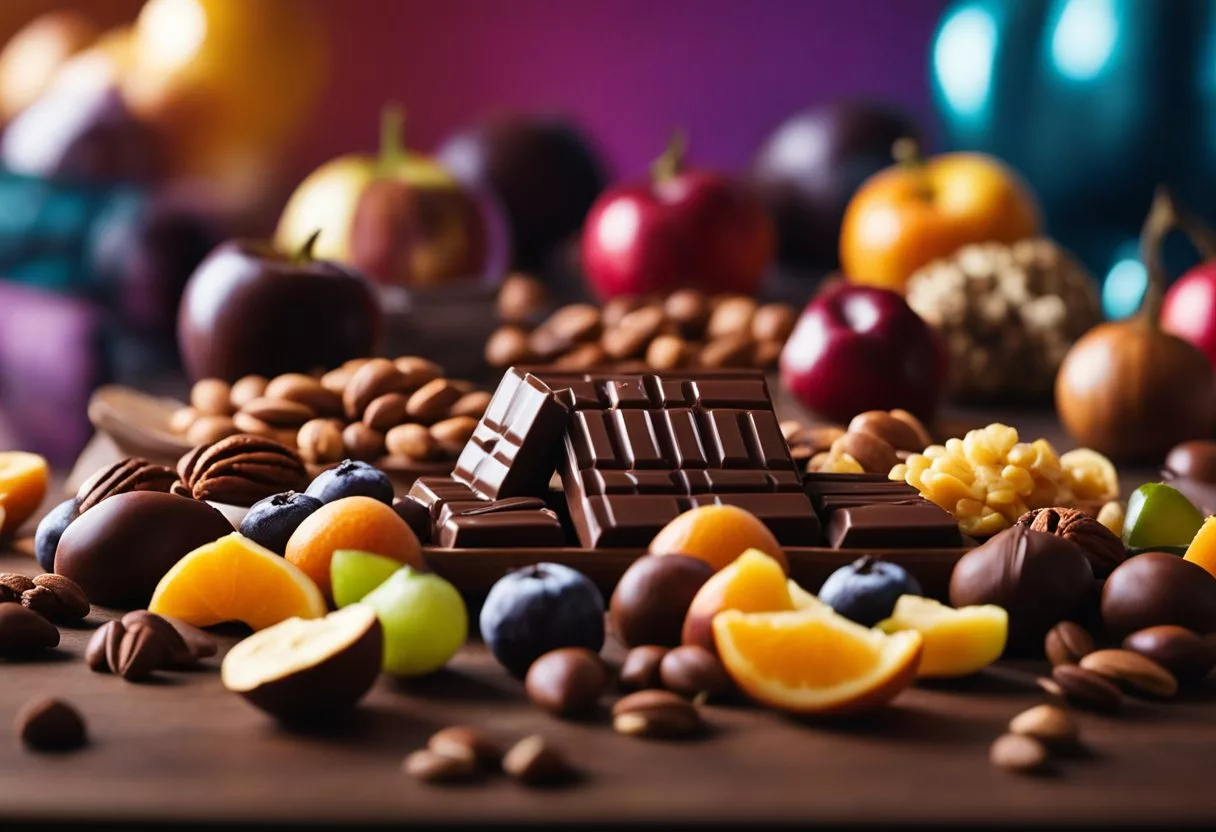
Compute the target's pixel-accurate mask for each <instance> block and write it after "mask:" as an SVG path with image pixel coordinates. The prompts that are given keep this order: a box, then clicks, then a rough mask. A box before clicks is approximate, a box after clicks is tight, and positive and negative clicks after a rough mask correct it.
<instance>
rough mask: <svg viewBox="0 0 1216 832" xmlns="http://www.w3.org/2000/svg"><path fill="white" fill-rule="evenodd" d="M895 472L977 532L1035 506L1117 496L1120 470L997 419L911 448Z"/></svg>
mask: <svg viewBox="0 0 1216 832" xmlns="http://www.w3.org/2000/svg"><path fill="white" fill-rule="evenodd" d="M890 476H891V479H893V480H904V481H905V482H907V483H908V484H909V485H911V486H912V487H914V488H915V489H916V490H917V491H919V492H920V493H921V496H923V497H924V498H926V499H927V500H930V501H931V502H934V503H936V504H937V505H939V506H941V507H942V508H944V509H945V510H946V511H948V512H950V513H951V514H953V515H954V517H955V519H957V520H958V524H959V528H960V529H962V530H963V532H964V533H965V534H969V535H972V536H975V537H989V536H991V535H994V534H996V533H997V532H999V531H1002V530H1004V529H1007V528H1009V527H1010V526H1012V525H1013V524H1014V523H1016V522H1017V521H1018V518H1020V517H1021V516H1022V515H1023V514H1025V513H1026V512H1028V511H1030V510H1031V509H1037V508H1051V507H1075V506H1076V505H1077V504H1078V503H1080V502H1097V503H1105V502H1109V501H1113V500H1116V499H1117V498H1118V496H1119V479H1118V475H1117V474H1116V472H1115V468H1114V466H1113V465H1112V464H1111V462H1110V460H1108V459H1106V457H1104V456H1102V455H1101V454H1098V453H1096V452H1095V451H1091V450H1089V449H1086V448H1081V449H1078V450H1074V451H1069V452H1068V453H1066V454H1064V455H1063V456H1060V455H1058V454H1057V453H1056V450H1055V448H1053V447H1052V445H1051V443H1050V442H1048V441H1047V440H1046V439H1036V440H1035V441H1033V442H1022V441H1020V439H1019V437H1018V432H1017V430H1015V429H1014V428H1011V427H1009V426H1008V425H1002V424H999V423H993V424H991V425H988V426H987V427H985V428H979V429H977V430H972V431H968V433H967V435H966V436H964V437H963V438H962V439H959V438H957V437H956V438H952V439H948V440H946V444H945V445H930V446H928V447H927V448H925V450H924V452H923V453H914V454H911V455H910V456H909V457H908V458H907V460H906V461H904V462H900V463H899V464H897V465H895V466H894V467H893V468H892V469H891V474H890Z"/></svg>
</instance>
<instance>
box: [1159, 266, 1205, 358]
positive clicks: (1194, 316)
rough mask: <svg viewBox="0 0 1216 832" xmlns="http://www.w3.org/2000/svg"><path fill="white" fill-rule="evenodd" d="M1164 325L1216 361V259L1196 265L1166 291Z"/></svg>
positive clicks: (1162, 311) (1163, 312) (1162, 319)
mask: <svg viewBox="0 0 1216 832" xmlns="http://www.w3.org/2000/svg"><path fill="white" fill-rule="evenodd" d="M1161 328H1162V329H1164V330H1165V331H1166V332H1168V333H1170V334H1172V335H1177V336H1178V337H1179V338H1181V339H1183V340H1184V341H1190V342H1191V343H1192V344H1194V345H1195V346H1196V347H1198V348H1199V350H1200V351H1201V352H1202V353H1203V354H1204V355H1206V356H1207V357H1208V361H1211V362H1212V364H1214V365H1216V260H1208V261H1206V262H1204V263H1200V264H1199V265H1198V266H1195V267H1194V268H1192V269H1191V270H1190V271H1188V272H1187V273H1186V274H1184V275H1183V276H1182V277H1180V278H1178V280H1176V281H1175V282H1174V285H1173V286H1171V287H1170V289H1169V291H1168V292H1166V293H1165V301H1164V302H1163V303H1162V305H1161Z"/></svg>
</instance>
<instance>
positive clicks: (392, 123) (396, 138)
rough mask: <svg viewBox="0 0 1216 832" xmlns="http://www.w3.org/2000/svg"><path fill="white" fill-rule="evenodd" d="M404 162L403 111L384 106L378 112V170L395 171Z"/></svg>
mask: <svg viewBox="0 0 1216 832" xmlns="http://www.w3.org/2000/svg"><path fill="white" fill-rule="evenodd" d="M404 160H405V110H403V109H402V108H401V106H400V105H399V104H386V105H385V106H384V109H383V110H381V111H380V170H381V171H386V172H387V171H391V170H394V169H396V168H397V167H399V166H400V165H401V163H402V162H403V161H404Z"/></svg>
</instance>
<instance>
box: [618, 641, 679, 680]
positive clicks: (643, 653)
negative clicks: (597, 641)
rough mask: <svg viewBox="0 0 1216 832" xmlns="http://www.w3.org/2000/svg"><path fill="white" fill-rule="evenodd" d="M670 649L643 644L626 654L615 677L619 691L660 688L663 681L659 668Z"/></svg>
mask: <svg viewBox="0 0 1216 832" xmlns="http://www.w3.org/2000/svg"><path fill="white" fill-rule="evenodd" d="M670 649H671V648H669V647H660V646H659V645H657V644H643V645H642V646H640V647H635V648H633V649H632V650H630V651H629V652H628V653H626V654H625V661H624V662H622V663H621V670H620V673H619V674H618V675H617V682H618V683H619V684H620V687H621V690H624V691H635V690H649V689H651V688H661V687H662V686H663V681H662V679H661V678H660V676H659V667H660V665H661V664H662V662H663V657H664V656H666V655H667V652H668V650H670Z"/></svg>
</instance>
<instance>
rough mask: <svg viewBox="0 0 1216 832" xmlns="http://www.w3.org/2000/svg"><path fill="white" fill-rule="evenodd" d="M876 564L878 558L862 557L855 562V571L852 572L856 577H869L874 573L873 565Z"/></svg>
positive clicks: (871, 556)
mask: <svg viewBox="0 0 1216 832" xmlns="http://www.w3.org/2000/svg"><path fill="white" fill-rule="evenodd" d="M877 562H878V558H876V557H874V556H873V555H864V556H863V557H861V558H858V560H857V562H856V563H855V564H854V567H855V569H854V570H853V571H854V572H855V573H856V574H858V575H869V574H870V573H871V572H873V571H874V564H875V563H877Z"/></svg>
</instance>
